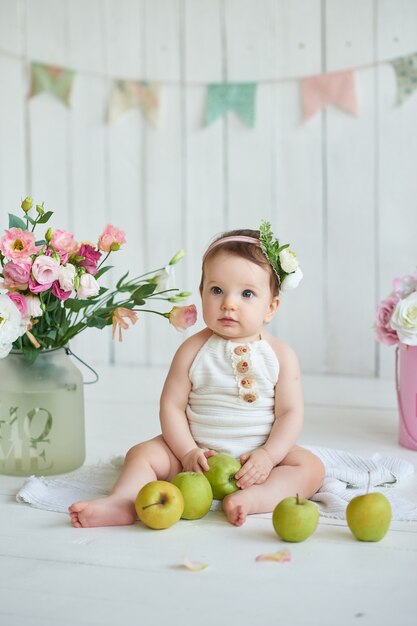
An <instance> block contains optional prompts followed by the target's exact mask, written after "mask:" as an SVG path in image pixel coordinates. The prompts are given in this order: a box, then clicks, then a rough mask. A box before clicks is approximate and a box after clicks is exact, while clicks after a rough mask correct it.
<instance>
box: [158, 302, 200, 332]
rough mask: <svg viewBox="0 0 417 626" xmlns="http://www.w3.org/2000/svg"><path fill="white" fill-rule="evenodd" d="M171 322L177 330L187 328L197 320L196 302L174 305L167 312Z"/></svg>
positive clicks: (166, 315)
mask: <svg viewBox="0 0 417 626" xmlns="http://www.w3.org/2000/svg"><path fill="white" fill-rule="evenodd" d="M165 317H167V318H168V319H169V322H170V324H172V325H173V327H174V328H176V329H177V330H185V329H186V328H189V327H190V326H193V324H195V323H196V320H197V309H196V307H195V305H194V304H190V305H189V306H174V307H173V308H172V310H171V311H170V312H169V313H166V314H165Z"/></svg>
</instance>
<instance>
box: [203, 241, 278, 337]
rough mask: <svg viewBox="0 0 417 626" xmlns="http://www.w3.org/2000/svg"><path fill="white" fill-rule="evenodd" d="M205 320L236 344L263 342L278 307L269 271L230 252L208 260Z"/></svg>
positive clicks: (220, 253) (204, 289)
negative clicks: (272, 290)
mask: <svg viewBox="0 0 417 626" xmlns="http://www.w3.org/2000/svg"><path fill="white" fill-rule="evenodd" d="M201 295H202V304H203V319H204V321H205V323H206V324H207V326H208V327H209V328H210V329H211V330H212V331H213V332H215V333H216V334H217V335H220V336H221V337H224V338H225V339H230V340H232V341H236V342H250V341H255V340H256V339H259V335H260V333H261V332H262V328H263V325H264V324H265V323H267V322H269V321H270V320H271V319H272V317H273V316H274V314H275V311H276V310H277V308H278V304H279V299H278V298H277V297H276V296H273V294H272V292H271V287H270V280H269V272H268V270H266V269H264V268H263V267H260V266H259V265H256V263H252V261H248V260H246V259H243V258H242V257H239V256H236V255H234V254H230V253H228V252H219V253H218V254H216V256H215V257H213V258H211V259H209V260H208V261H206V263H205V266H204V284H203V291H202V294H201Z"/></svg>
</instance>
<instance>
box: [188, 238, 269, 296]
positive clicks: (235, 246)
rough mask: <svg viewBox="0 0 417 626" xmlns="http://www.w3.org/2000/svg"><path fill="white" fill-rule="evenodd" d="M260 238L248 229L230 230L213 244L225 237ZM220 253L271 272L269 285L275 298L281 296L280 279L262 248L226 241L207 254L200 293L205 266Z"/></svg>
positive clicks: (202, 283) (201, 282) (202, 278)
mask: <svg viewBox="0 0 417 626" xmlns="http://www.w3.org/2000/svg"><path fill="white" fill-rule="evenodd" d="M259 236H260V233H259V230H250V229H248V228H247V229H238V230H229V231H227V232H225V233H222V234H221V235H219V236H218V237H216V239H214V241H213V242H212V243H215V242H216V241H219V240H220V239H223V238H225V237H252V238H253V239H258V240H259ZM219 252H229V253H230V254H234V255H236V256H239V257H241V258H242V259H246V260H247V261H251V262H252V263H255V264H256V265H259V266H260V267H263V268H265V269H266V270H267V271H268V272H269V285H270V288H271V293H272V295H273V296H274V297H275V296H278V295H279V287H280V284H279V278H278V276H277V275H276V274H275V272H274V270H273V268H272V266H271V264H270V263H269V261H268V259H267V258H266V256H265V255H264V253H263V252H262V248H261V247H260V246H257V245H256V244H253V243H250V242H248V241H225V242H224V243H222V244H219V245H218V246H215V247H214V248H213V249H211V250H209V251H208V252H207V253H206V254H205V256H204V258H203V265H202V268H201V281H200V287H199V289H200V293H201V292H202V290H203V285H204V264H205V262H206V261H207V260H208V259H212V258H214V257H215V256H216V255H217V254H219Z"/></svg>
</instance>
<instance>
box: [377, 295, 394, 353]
mask: <svg viewBox="0 0 417 626" xmlns="http://www.w3.org/2000/svg"><path fill="white" fill-rule="evenodd" d="M399 300H400V298H399V296H397V295H393V296H390V297H389V298H385V299H384V300H382V301H381V302H380V303H379V305H378V308H377V310H376V336H377V339H378V341H380V342H381V343H385V344H386V345H387V346H393V345H395V344H397V343H399V338H398V335H397V332H396V331H395V330H394V329H393V328H391V317H392V314H393V311H394V309H395V307H396V305H397V303H398V302H399Z"/></svg>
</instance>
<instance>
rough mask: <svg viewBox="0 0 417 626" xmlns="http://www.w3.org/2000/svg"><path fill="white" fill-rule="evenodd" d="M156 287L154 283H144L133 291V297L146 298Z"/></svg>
mask: <svg viewBox="0 0 417 626" xmlns="http://www.w3.org/2000/svg"><path fill="white" fill-rule="evenodd" d="M155 289H156V285H152V284H151V283H145V284H144V285H141V286H140V287H138V288H137V289H136V290H135V291H134V292H133V293H132V296H133V299H134V300H135V299H136V298H148V297H149V296H150V295H152V294H153V292H154V291H155ZM135 301H136V300H135Z"/></svg>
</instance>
